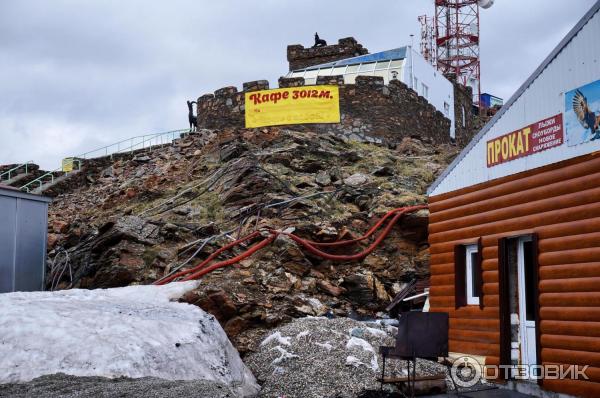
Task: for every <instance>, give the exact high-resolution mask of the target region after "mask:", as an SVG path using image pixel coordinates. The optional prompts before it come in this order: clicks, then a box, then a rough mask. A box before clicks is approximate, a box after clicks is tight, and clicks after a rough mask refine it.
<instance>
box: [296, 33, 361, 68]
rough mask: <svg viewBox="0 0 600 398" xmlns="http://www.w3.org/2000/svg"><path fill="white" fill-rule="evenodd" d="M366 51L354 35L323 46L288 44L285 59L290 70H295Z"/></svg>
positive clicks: (354, 55)
mask: <svg viewBox="0 0 600 398" xmlns="http://www.w3.org/2000/svg"><path fill="white" fill-rule="evenodd" d="M368 53H369V51H368V50H367V49H366V48H364V47H363V46H362V44H359V43H358V42H357V41H356V39H355V38H354V37H346V38H343V39H340V40H338V44H333V45H329V46H324V47H315V48H313V47H309V48H304V46H302V45H300V44H293V45H289V46H288V47H287V60H288V62H289V63H290V70H296V69H302V68H306V67H307V66H312V65H319V64H324V63H327V62H333V61H338V60H340V59H345V58H352V57H356V56H359V55H364V54H368Z"/></svg>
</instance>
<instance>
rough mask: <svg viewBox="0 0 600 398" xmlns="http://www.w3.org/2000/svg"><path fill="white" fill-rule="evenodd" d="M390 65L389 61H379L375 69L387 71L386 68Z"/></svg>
mask: <svg viewBox="0 0 600 398" xmlns="http://www.w3.org/2000/svg"><path fill="white" fill-rule="evenodd" d="M389 65H390V61H379V62H377V65H376V66H375V69H376V70H377V69H387V67H388V66H389Z"/></svg>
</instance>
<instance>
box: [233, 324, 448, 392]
mask: <svg viewBox="0 0 600 398" xmlns="http://www.w3.org/2000/svg"><path fill="white" fill-rule="evenodd" d="M395 333H396V328H395V327H394V326H390V325H386V324H385V323H381V322H359V321H355V320H352V319H349V318H335V319H328V318H325V317H306V318H299V319H295V320H293V321H292V322H291V323H288V324H286V325H284V326H281V327H278V328H276V329H275V330H273V331H271V332H270V333H269V334H266V335H263V336H262V340H261V341H262V343H260V344H259V345H258V347H257V349H256V352H252V353H250V354H248V355H247V356H246V357H245V359H244V362H245V363H246V365H248V367H249V368H250V369H251V370H252V372H253V373H254V375H255V376H256V378H257V380H258V382H259V383H260V384H261V386H262V389H261V393H260V395H259V396H261V397H284V396H285V397H286V398H295V397H298V398H311V397H315V398H317V397H318V398H323V397H339V398H342V397H357V396H359V395H360V394H362V393H365V392H367V391H368V390H376V389H379V386H380V384H379V382H378V380H377V378H378V377H379V376H380V375H381V356H380V355H379V353H378V350H379V346H381V345H393V344H394V335H395ZM283 357H285V359H281V358H283ZM443 372H445V367H444V366H442V365H439V364H437V363H434V362H430V361H424V360H417V373H418V374H419V375H434V374H439V373H443ZM392 374H393V375H396V376H399V375H406V364H405V363H404V362H401V361H392V360H390V361H388V362H387V363H386V375H388V376H390V375H392ZM385 388H386V389H387V390H386V391H388V392H390V391H391V390H390V389H391V388H393V387H392V386H385Z"/></svg>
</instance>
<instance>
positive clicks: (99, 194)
mask: <svg viewBox="0 0 600 398" xmlns="http://www.w3.org/2000/svg"><path fill="white" fill-rule="evenodd" d="M456 153H457V148H456V147H454V146H451V145H435V143H431V142H423V141H421V140H419V139H417V138H406V139H404V140H403V141H402V143H401V144H400V145H398V147H396V148H394V149H391V148H388V147H386V146H382V145H378V144H367V143H359V142H345V141H343V140H341V139H340V138H338V137H336V136H334V135H329V134H322V133H320V134H316V133H312V132H310V131H303V132H297V131H292V130H287V129H279V128H267V129H260V130H258V129H255V130H246V129H225V130H219V131H209V130H202V131H200V132H199V133H197V134H192V135H188V136H186V137H183V138H181V139H178V140H176V141H175V142H174V143H173V145H168V146H162V147H159V148H153V149H152V151H148V152H145V153H137V154H134V155H132V156H130V157H129V158H119V159H118V160H115V161H114V162H107V161H103V162H96V163H94V162H88V164H87V166H86V170H85V174H86V176H85V178H86V183H85V185H84V186H82V187H79V188H76V189H74V190H71V191H68V192H65V193H62V194H60V195H58V196H57V197H56V198H55V200H54V202H53V203H52V204H51V206H50V217H49V232H50V233H49V251H50V252H49V272H48V286H49V287H50V288H52V289H62V288H71V287H80V288H106V287H116V286H126V285H130V284H148V283H152V282H154V281H155V280H157V279H159V278H161V277H163V276H165V275H167V274H169V273H171V272H173V271H174V270H176V269H179V268H180V267H183V268H181V269H185V268H186V267H191V266H192V265H194V264H196V263H198V262H200V261H202V260H203V259H205V258H206V257H207V256H208V255H209V254H210V253H212V252H214V251H215V250H216V249H217V248H220V247H222V246H224V245H225V244H227V243H230V242H231V241H232V240H235V239H236V238H238V237H240V236H244V235H246V234H248V233H250V232H252V231H254V230H258V229H261V228H266V227H271V228H278V229H284V228H293V231H294V233H295V234H296V235H298V236H301V237H303V238H307V239H311V240H314V241H322V242H327V241H333V240H337V239H351V238H352V237H356V236H359V235H362V234H363V233H364V232H365V231H366V230H367V229H369V228H370V227H371V226H373V225H374V224H375V223H376V222H377V220H378V219H379V218H380V217H381V216H382V215H383V214H385V213H386V212H387V211H389V210H391V209H394V208H398V207H402V206H408V205H415V204H421V203H425V196H424V194H425V190H426V187H427V186H428V185H429V184H430V183H431V182H432V181H433V179H434V178H435V177H436V175H437V174H438V173H439V172H441V171H442V170H443V169H444V167H445V166H446V165H447V164H448V163H449V162H450V161H451V160H452V158H453V157H454V156H455V155H456ZM94 164H95V166H94ZM427 216H428V213H427V211H426V210H422V211H420V212H418V213H415V214H412V215H407V216H404V217H403V218H402V220H401V221H400V222H399V223H398V224H397V225H396V226H395V227H394V228H393V230H392V232H391V233H390V235H389V236H388V237H387V238H386V240H385V241H384V242H383V244H382V245H380V246H379V247H378V248H377V249H376V250H375V251H374V252H373V253H372V254H370V255H369V256H367V257H366V258H365V259H364V260H362V261H360V262H348V263H343V262H342V263H339V262H338V263H336V262H331V261H325V260H322V259H320V258H316V257H314V256H311V255H308V254H306V253H304V252H303V251H302V250H301V249H300V248H299V247H297V246H296V245H295V244H294V243H293V242H292V241H290V240H289V239H284V238H278V239H277V240H276V241H275V242H274V243H273V244H272V245H270V246H268V247H267V248H265V249H263V250H261V251H260V252H258V253H256V254H254V255H253V256H252V257H250V258H248V259H245V260H243V261H242V262H240V263H239V264H236V265H234V266H230V267H226V268H223V269H219V270H216V271H214V272H212V273H211V274H208V275H206V276H204V277H203V278H202V283H201V284H200V286H199V287H198V288H197V289H196V290H195V291H194V292H192V293H189V294H187V295H186V296H185V297H184V300H185V301H187V302H189V303H193V304H196V305H198V306H200V307H201V308H203V309H204V310H206V311H208V312H210V313H211V314H213V315H214V316H215V317H216V318H217V319H218V320H219V321H220V322H221V324H222V325H223V327H224V328H225V331H226V332H227V333H228V335H229V336H230V338H232V341H233V342H234V344H235V345H236V346H237V347H238V349H240V350H241V351H242V352H244V351H245V350H247V349H248V348H249V347H250V346H251V345H252V341H254V340H255V339H254V338H252V335H253V333H254V331H256V329H257V328H272V327H275V326H277V325H279V324H281V323H284V322H287V321H290V320H291V319H293V318H296V317H302V316H306V315H314V316H320V315H338V316H363V317H364V316H366V317H368V316H373V315H375V314H376V313H377V312H378V311H381V310H382V309H383V308H385V305H387V304H388V303H389V300H390V297H392V296H393V295H394V294H395V293H397V292H398V291H399V290H400V289H401V288H402V284H403V283H404V282H407V281H410V280H411V279H413V278H415V277H422V278H424V277H427V273H428V259H429V253H428V246H427ZM368 243H369V242H368V241H365V242H361V243H360V244H357V245H355V247H353V248H351V249H345V251H343V252H342V251H340V250H341V249H337V250H338V251H337V252H336V251H332V252H334V253H348V250H350V251H352V252H356V251H359V250H360V249H361V248H364V246H366V245H368ZM249 244H251V242H250V243H249ZM242 249H243V248H238V249H235V250H233V251H231V252H228V253H226V254H224V255H223V256H222V257H220V259H225V258H230V257H232V256H234V255H236V254H239V253H240V250H242Z"/></svg>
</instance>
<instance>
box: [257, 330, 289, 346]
mask: <svg viewBox="0 0 600 398" xmlns="http://www.w3.org/2000/svg"><path fill="white" fill-rule="evenodd" d="M290 340H291V337H284V336H282V335H281V333H280V332H275V333H273V334H271V335H269V336H268V337H267V338H266V339H264V340H263V341H262V343H260V345H261V347H262V346H265V345H267V344H269V343H270V342H272V341H276V342H278V343H279V344H282V345H288V346H289V345H290V344H292V343H291V341H290Z"/></svg>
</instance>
